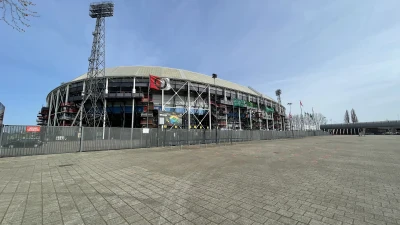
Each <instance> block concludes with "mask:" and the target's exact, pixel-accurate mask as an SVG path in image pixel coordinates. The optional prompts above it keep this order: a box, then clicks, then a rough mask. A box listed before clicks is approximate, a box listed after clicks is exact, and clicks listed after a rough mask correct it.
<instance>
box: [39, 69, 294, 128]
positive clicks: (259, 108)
mask: <svg viewBox="0 0 400 225" xmlns="http://www.w3.org/2000/svg"><path fill="white" fill-rule="evenodd" d="M105 75H106V79H103V80H105V81H101V82H99V83H98V85H99V86H101V87H102V88H103V89H104V99H105V101H104V104H103V105H102V106H101V108H104V109H106V112H107V114H106V115H107V119H106V121H107V126H109V127H127V128H128V127H129V128H143V127H149V128H157V127H163V128H169V129H215V128H217V129H239V130H250V129H252V130H286V129H288V127H289V124H288V119H287V118H286V109H285V107H284V106H282V105H281V104H280V103H279V102H278V101H275V100H274V99H272V98H270V97H268V96H266V95H263V94H261V93H260V92H258V91H256V90H254V89H253V88H251V87H246V86H243V85H239V84H236V83H233V82H230V81H227V80H222V79H219V78H217V77H212V76H211V75H204V74H200V73H195V72H191V71H187V70H181V69H173V68H165V67H155V66H126V67H125V66H124V67H122V66H121V67H114V68H106V69H105ZM153 76H154V77H155V78H154V77H153ZM152 77H153V78H152ZM86 78H87V74H83V75H81V76H79V77H77V78H75V79H74V80H72V81H70V82H66V83H62V84H61V85H60V86H58V87H56V88H55V89H53V90H52V91H51V92H50V93H49V94H48V96H47V98H46V106H45V107H42V108H41V110H40V111H39V113H38V116H37V124H38V125H40V126H78V125H79V121H80V118H79V115H78V114H79V111H80V110H79V109H80V105H81V104H82V99H83V97H82V93H83V91H84V86H85V79H86ZM166 78H167V79H166ZM151 79H158V82H159V83H160V81H162V82H164V84H165V87H166V88H160V87H155V88H153V87H152V86H151V82H150V81H151ZM86 107H87V106H86V105H85V108H86ZM82 125H83V126H89V125H88V124H86V123H85V122H84V121H82Z"/></svg>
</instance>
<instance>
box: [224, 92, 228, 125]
mask: <svg viewBox="0 0 400 225" xmlns="http://www.w3.org/2000/svg"><path fill="white" fill-rule="evenodd" d="M224 101H225V102H226V101H227V99H226V88H224ZM225 104H226V103H225ZM225 107H226V106H225ZM225 109H226V114H225V128H226V129H228V108H225Z"/></svg>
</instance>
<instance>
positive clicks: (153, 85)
mask: <svg viewBox="0 0 400 225" xmlns="http://www.w3.org/2000/svg"><path fill="white" fill-rule="evenodd" d="M149 84H150V85H149V86H150V89H154V90H169V89H171V84H170V80H169V78H164V77H157V76H154V75H149Z"/></svg>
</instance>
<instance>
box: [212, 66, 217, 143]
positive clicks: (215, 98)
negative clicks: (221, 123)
mask: <svg viewBox="0 0 400 225" xmlns="http://www.w3.org/2000/svg"><path fill="white" fill-rule="evenodd" d="M217 77H218V75H217V74H215V73H213V74H212V78H213V79H214V90H215V91H214V104H215V121H216V125H215V144H218V105H217V87H216V86H215V79H216V78H217Z"/></svg>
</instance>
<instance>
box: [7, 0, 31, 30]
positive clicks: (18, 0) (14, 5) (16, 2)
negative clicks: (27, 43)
mask: <svg viewBox="0 0 400 225" xmlns="http://www.w3.org/2000/svg"><path fill="white" fill-rule="evenodd" d="M35 5H36V4H34V3H33V2H31V1H28V0H0V11H3V13H2V15H1V17H0V20H3V21H4V22H5V23H7V24H8V25H9V26H11V27H12V28H13V29H15V30H17V31H19V32H25V30H24V27H30V25H29V22H30V20H29V18H30V17H39V16H38V15H37V12H35V11H32V10H30V8H31V7H32V6H35Z"/></svg>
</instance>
